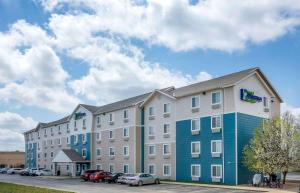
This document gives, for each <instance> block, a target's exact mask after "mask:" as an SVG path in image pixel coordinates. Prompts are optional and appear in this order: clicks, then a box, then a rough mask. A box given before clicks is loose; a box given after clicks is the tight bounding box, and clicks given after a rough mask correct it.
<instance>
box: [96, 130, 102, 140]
mask: <svg viewBox="0 0 300 193" xmlns="http://www.w3.org/2000/svg"><path fill="white" fill-rule="evenodd" d="M96 139H97V141H101V133H100V132H99V133H97V134H96Z"/></svg>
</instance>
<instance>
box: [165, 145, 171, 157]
mask: <svg viewBox="0 0 300 193" xmlns="http://www.w3.org/2000/svg"><path fill="white" fill-rule="evenodd" d="M165 146H169V150H170V152H169V153H165ZM171 148H172V147H171V144H170V143H164V144H163V155H171V152H172V150H171Z"/></svg>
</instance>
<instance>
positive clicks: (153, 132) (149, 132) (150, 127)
mask: <svg viewBox="0 0 300 193" xmlns="http://www.w3.org/2000/svg"><path fill="white" fill-rule="evenodd" d="M148 135H149V136H154V135H155V128H154V127H153V126H149V127H148Z"/></svg>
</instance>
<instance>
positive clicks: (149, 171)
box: [148, 164, 156, 175]
mask: <svg viewBox="0 0 300 193" xmlns="http://www.w3.org/2000/svg"><path fill="white" fill-rule="evenodd" d="M155 172H156V171H155V165H154V164H149V165H148V173H149V174H151V175H155Z"/></svg>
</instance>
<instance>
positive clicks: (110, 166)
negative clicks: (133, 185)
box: [109, 164, 115, 173]
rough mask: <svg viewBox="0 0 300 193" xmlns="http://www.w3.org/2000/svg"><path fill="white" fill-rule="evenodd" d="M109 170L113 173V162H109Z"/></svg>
mask: <svg viewBox="0 0 300 193" xmlns="http://www.w3.org/2000/svg"><path fill="white" fill-rule="evenodd" d="M109 172H110V173H114V172H115V164H109Z"/></svg>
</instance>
